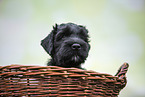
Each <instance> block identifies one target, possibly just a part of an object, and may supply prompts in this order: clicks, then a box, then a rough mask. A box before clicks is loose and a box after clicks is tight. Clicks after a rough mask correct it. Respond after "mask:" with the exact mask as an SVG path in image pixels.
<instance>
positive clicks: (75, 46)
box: [71, 43, 81, 50]
mask: <svg viewBox="0 0 145 97" xmlns="http://www.w3.org/2000/svg"><path fill="white" fill-rule="evenodd" d="M71 48H72V49H73V50H79V49H81V45H80V44H77V43H74V44H73V45H72V46H71Z"/></svg>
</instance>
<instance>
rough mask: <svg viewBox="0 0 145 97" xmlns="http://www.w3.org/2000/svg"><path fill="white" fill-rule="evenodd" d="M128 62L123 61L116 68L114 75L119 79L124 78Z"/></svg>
mask: <svg viewBox="0 0 145 97" xmlns="http://www.w3.org/2000/svg"><path fill="white" fill-rule="evenodd" d="M128 67H129V64H128V63H124V64H123V65H122V66H121V67H120V68H119V70H118V72H117V73H116V75H115V76H117V77H119V78H120V79H124V78H126V73H127V71H128Z"/></svg>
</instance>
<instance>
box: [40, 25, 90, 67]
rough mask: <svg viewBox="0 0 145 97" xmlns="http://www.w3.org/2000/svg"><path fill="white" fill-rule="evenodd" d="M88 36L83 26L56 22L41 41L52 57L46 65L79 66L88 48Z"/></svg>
mask: <svg viewBox="0 0 145 97" xmlns="http://www.w3.org/2000/svg"><path fill="white" fill-rule="evenodd" d="M88 38H89V36H88V30H87V29H86V28H85V27H84V26H81V25H77V24H74V23H66V24H60V25H57V24H56V25H55V26H54V27H53V30H52V31H51V33H50V34H49V35H48V36H47V37H46V38H44V39H43V40H42V41H41V45H42V46H43V48H44V49H45V51H46V52H47V53H48V54H49V55H50V56H51V57H52V59H51V60H50V61H49V62H48V64H47V65H51V66H61V67H76V68H81V63H84V61H85V60H86V58H87V56H88V52H89V49H90V45H89V40H88Z"/></svg>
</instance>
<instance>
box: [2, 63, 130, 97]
mask: <svg viewBox="0 0 145 97" xmlns="http://www.w3.org/2000/svg"><path fill="white" fill-rule="evenodd" d="M127 69H128V64H127V63H124V64H123V65H122V66H121V68H120V69H119V71H118V73H117V74H116V76H112V75H110V74H105V73H98V72H94V71H87V70H81V69H77V68H63V67H57V66H47V67H42V66H23V65H9V66H3V67H0V97H101V96H102V97H117V95H118V94H119V92H120V90H121V89H123V88H124V87H125V85H126V77H125V74H126V72H127Z"/></svg>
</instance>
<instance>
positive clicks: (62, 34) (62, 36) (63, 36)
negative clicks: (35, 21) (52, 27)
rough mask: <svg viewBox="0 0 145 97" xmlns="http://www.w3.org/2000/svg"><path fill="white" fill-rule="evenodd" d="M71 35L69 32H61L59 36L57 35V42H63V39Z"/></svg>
mask: <svg viewBox="0 0 145 97" xmlns="http://www.w3.org/2000/svg"><path fill="white" fill-rule="evenodd" d="M69 35H70V34H69V33H68V32H61V33H59V34H58V35H56V41H59V40H61V39H62V38H65V37H69Z"/></svg>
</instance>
